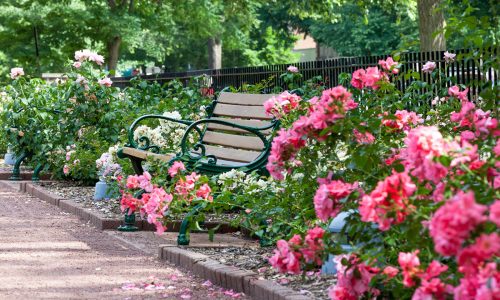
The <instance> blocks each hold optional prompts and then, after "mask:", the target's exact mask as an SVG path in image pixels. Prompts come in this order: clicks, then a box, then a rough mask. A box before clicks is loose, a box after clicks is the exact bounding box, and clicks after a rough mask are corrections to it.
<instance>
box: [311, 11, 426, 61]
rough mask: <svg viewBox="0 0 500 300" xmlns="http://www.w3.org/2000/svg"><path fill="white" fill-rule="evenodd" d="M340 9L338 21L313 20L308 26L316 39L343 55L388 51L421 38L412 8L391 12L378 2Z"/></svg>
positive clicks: (377, 53) (383, 52)
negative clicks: (408, 11)
mask: <svg viewBox="0 0 500 300" xmlns="http://www.w3.org/2000/svg"><path fill="white" fill-rule="evenodd" d="M401 9H402V8H401ZM338 12H339V14H340V17H339V19H338V20H337V21H336V22H329V23H326V22H324V21H314V22H311V25H310V26H309V30H310V34H311V36H312V37H313V38H314V39H315V40H317V41H318V42H319V43H321V44H322V45H326V46H328V47H331V48H333V49H335V50H336V51H337V53H338V54H339V55H341V56H363V55H379V54H387V53H389V52H391V51H393V50H396V49H399V48H401V47H404V48H406V49H407V48H408V47H409V46H410V47H411V42H412V41H416V40H418V24H417V22H416V15H415V13H413V15H412V14H411V11H410V13H409V14H403V13H401V12H398V10H394V11H392V12H391V13H388V12H386V11H384V10H383V9H382V8H380V7H379V6H375V5H370V6H366V7H360V6H358V5H356V4H345V5H342V6H340V7H339V10H338Z"/></svg>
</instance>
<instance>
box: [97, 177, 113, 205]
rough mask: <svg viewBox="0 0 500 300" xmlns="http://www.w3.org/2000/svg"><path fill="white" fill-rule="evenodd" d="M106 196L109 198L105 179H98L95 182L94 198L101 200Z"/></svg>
mask: <svg viewBox="0 0 500 300" xmlns="http://www.w3.org/2000/svg"><path fill="white" fill-rule="evenodd" d="M108 198H110V196H109V187H108V184H107V183H106V181H104V180H100V181H99V182H97V183H96V184H95V192H94V200H103V199H108Z"/></svg>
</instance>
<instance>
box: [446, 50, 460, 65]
mask: <svg viewBox="0 0 500 300" xmlns="http://www.w3.org/2000/svg"><path fill="white" fill-rule="evenodd" d="M456 56H457V55H456V54H455V53H450V52H448V51H446V52H445V53H444V61H446V63H451V62H454V61H455V57H456Z"/></svg>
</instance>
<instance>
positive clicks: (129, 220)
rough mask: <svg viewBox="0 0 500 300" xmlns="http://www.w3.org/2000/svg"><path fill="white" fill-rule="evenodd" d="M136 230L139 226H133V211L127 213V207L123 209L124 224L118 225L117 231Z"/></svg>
mask: <svg viewBox="0 0 500 300" xmlns="http://www.w3.org/2000/svg"><path fill="white" fill-rule="evenodd" d="M137 230H139V228H138V227H137V226H135V212H133V213H131V214H129V213H128V209H127V210H126V211H125V220H124V224H123V225H120V226H118V231H126V232H132V231H137Z"/></svg>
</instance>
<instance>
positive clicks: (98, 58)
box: [73, 49, 104, 68]
mask: <svg viewBox="0 0 500 300" xmlns="http://www.w3.org/2000/svg"><path fill="white" fill-rule="evenodd" d="M75 60H76V62H75V63H74V64H73V66H74V67H76V68H79V67H80V66H81V63H83V62H84V61H86V60H88V61H93V62H95V63H96V64H97V65H99V66H101V65H103V64H104V57H103V56H102V55H99V54H97V53H96V52H92V51H90V50H88V49H84V50H78V51H76V52H75ZM76 63H80V64H77V65H75V64H76Z"/></svg>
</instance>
